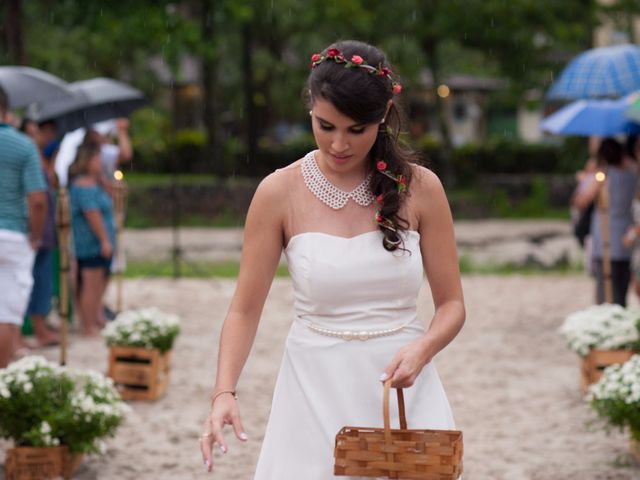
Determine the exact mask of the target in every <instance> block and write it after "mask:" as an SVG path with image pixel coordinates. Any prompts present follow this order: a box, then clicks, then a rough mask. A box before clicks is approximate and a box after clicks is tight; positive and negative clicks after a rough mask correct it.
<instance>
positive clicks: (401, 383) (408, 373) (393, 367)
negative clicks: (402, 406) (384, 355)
mask: <svg viewBox="0 0 640 480" xmlns="http://www.w3.org/2000/svg"><path fill="white" fill-rule="evenodd" d="M426 351H427V349H426V348H425V346H424V342H423V340H422V339H420V340H416V341H415V342H411V343H410V344H408V345H405V346H404V347H402V348H401V349H400V350H398V353H396V354H395V356H394V357H393V360H391V363H389V365H388V366H387V368H385V370H384V373H383V374H382V375H381V376H380V381H381V382H384V381H385V380H386V379H388V378H391V380H392V382H391V386H392V387H393V388H409V387H410V386H412V385H413V383H414V382H415V380H416V378H417V377H418V375H419V374H420V372H421V371H422V369H423V368H424V366H425V365H426V364H427V363H429V362H430V361H431V358H428V357H427V354H426Z"/></svg>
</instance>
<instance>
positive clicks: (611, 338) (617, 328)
mask: <svg viewBox="0 0 640 480" xmlns="http://www.w3.org/2000/svg"><path fill="white" fill-rule="evenodd" d="M639 321H640V310H636V309H630V308H623V307H621V306H620V305H611V304H604V305H595V306H592V307H589V308H586V309H584V310H580V311H578V312H574V313H572V314H570V315H569V316H568V317H567V318H566V319H565V321H564V323H563V324H562V327H560V333H561V334H562V335H563V336H564V338H565V340H566V342H567V345H568V347H569V348H570V349H571V350H574V351H575V352H577V353H578V354H579V355H582V356H585V355H587V354H588V353H589V351H591V350H594V349H598V350H620V349H631V348H634V346H635V344H636V343H638V342H639V341H640V335H639V334H638V322H639Z"/></svg>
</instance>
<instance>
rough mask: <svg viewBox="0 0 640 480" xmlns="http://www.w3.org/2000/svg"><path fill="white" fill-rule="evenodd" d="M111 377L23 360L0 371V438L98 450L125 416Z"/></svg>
mask: <svg viewBox="0 0 640 480" xmlns="http://www.w3.org/2000/svg"><path fill="white" fill-rule="evenodd" d="M129 410H130V409H129V406H128V405H127V404H126V403H124V402H123V401H122V399H121V397H120V395H119V394H118V392H117V391H116V389H115V388H114V386H113V382H112V381H111V379H109V378H106V377H104V376H103V375H101V374H99V373H97V372H74V371H71V370H69V369H67V368H65V367H60V366H59V365H57V364H55V363H52V362H49V361H47V360H46V359H44V358H43V357H37V356H29V357H25V358H23V359H21V360H19V361H17V362H14V363H12V364H10V365H9V366H8V367H7V368H5V369H0V437H4V438H10V439H12V440H13V441H14V443H15V444H16V446H33V447H52V446H58V445H66V446H68V447H69V450H70V451H71V452H75V453H88V452H97V451H99V450H100V443H101V442H100V439H101V438H103V437H105V436H112V435H113V434H114V433H115V430H116V429H117V427H118V426H119V425H120V424H121V423H122V421H123V420H124V417H125V416H126V414H127V413H128V412H129Z"/></svg>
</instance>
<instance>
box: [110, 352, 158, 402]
mask: <svg viewBox="0 0 640 480" xmlns="http://www.w3.org/2000/svg"><path fill="white" fill-rule="evenodd" d="M170 368H171V352H165V353H160V350H158V349H151V348H139V347H117V346H114V347H110V349H109V371H108V373H107V375H108V376H109V377H111V378H112V379H113V381H114V383H115V384H116V388H117V389H118V391H119V392H120V394H121V395H122V398H123V399H124V400H155V399H157V398H159V397H161V396H162V395H163V394H164V393H165V391H166V389H167V385H168V384H169V373H170Z"/></svg>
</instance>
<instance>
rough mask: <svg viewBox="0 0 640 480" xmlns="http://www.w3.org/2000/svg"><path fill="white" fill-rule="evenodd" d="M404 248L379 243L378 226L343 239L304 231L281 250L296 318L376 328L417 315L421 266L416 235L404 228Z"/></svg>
mask: <svg viewBox="0 0 640 480" xmlns="http://www.w3.org/2000/svg"><path fill="white" fill-rule="evenodd" d="M403 238H404V248H405V249H406V251H403V250H400V249H398V250H396V251H394V252H389V251H387V250H385V249H384V248H383V247H382V233H381V232H380V231H377V230H376V231H371V232H366V233H363V234H360V235H357V236H355V237H350V238H345V237H340V236H335V235H329V234H326V233H320V232H305V233H301V234H298V235H295V236H294V237H292V238H291V240H290V241H289V244H288V245H287V248H286V249H285V254H286V257H287V260H288V263H289V272H290V274H291V278H292V280H293V287H294V300H295V301H294V310H295V315H296V317H297V318H300V319H303V320H305V319H306V320H309V321H312V322H314V323H318V324H320V325H324V326H327V327H330V328H376V327H377V326H379V325H386V326H389V324H392V325H393V324H402V323H408V322H411V321H412V320H414V319H415V316H416V304H417V297H418V292H419V290H420V286H421V284H422V278H423V266H422V256H421V254H420V243H419V240H420V234H419V233H418V232H416V231H412V230H410V231H408V232H406V234H405V235H404V236H403Z"/></svg>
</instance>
